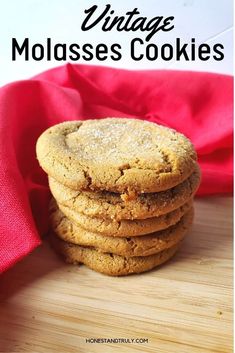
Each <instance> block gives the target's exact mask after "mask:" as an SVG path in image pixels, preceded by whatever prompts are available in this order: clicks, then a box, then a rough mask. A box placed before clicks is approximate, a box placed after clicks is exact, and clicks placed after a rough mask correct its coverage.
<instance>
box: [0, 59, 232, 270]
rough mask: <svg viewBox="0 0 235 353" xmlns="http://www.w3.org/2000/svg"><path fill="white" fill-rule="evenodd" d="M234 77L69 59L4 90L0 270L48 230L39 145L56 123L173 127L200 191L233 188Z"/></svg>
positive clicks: (0, 98) (0, 102) (0, 100)
mask: <svg viewBox="0 0 235 353" xmlns="http://www.w3.org/2000/svg"><path fill="white" fill-rule="evenodd" d="M232 82H233V81H232V77H229V76H223V75H218V74H208V73H193V72H182V71H127V70H118V69H111V68H104V67H95V66H86V65H84V66H83V65H70V64H68V65H65V66H63V67H59V68H55V69H52V70H49V71H47V72H44V73H42V74H40V75H38V76H36V77H34V78H33V79H31V80H25V81H19V82H14V83H11V84H9V85H7V86H5V87H3V88H1V89H0V158H1V174H0V191H1V198H0V214H1V221H0V272H1V271H4V270H6V269H7V268H9V267H10V266H12V265H13V264H14V263H15V262H16V261H18V260H19V259H21V258H22V257H23V256H25V255H26V254H28V253H29V252H30V251H32V250H33V249H34V248H35V247H36V246H38V245H39V244H40V238H39V235H38V231H39V233H43V232H46V230H47V226H48V224H47V218H48V217H47V205H48V199H49V191H48V187H47V178H46V175H45V173H44V172H43V171H42V170H41V169H40V167H39V165H38V162H37V160H36V158H35V142H36V140H37V138H38V136H39V135H40V134H41V133H42V132H43V131H44V130H45V129H46V128H47V127H49V126H51V125H53V124H57V123H59V122H62V121H65V120H74V119H87V118H102V117H105V116H128V117H138V118H141V119H146V120H149V121H154V122H157V123H160V124H163V125H166V126H170V127H173V128H175V129H176V130H178V131H181V132H183V133H184V134H185V135H186V136H188V137H189V138H190V139H191V140H192V141H193V143H194V145H195V147H196V150H197V152H198V156H199V163H200V165H201V169H202V175H203V178H202V184H201V187H200V189H199V192H198V194H199V195H205V194H213V193H225V192H231V191H232V170H233V169H232V140H233V139H232V134H233V126H232V111H233V92H232V84H233V83H232ZM31 210H32V211H31ZM33 216H34V218H33Z"/></svg>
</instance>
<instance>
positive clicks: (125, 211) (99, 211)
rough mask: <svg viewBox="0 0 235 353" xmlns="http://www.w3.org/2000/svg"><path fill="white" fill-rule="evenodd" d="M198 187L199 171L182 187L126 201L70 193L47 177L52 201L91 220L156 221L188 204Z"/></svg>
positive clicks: (111, 195)
mask: <svg viewBox="0 0 235 353" xmlns="http://www.w3.org/2000/svg"><path fill="white" fill-rule="evenodd" d="M199 184H200V169H199V167H198V166H197V167H196V169H195V171H194V172H193V173H192V175H191V176H190V177H189V178H188V179H186V180H185V181H183V182H182V183H181V184H179V185H177V186H175V187H174V188H171V189H169V190H166V191H161V192H158V193H152V194H141V195H139V196H138V197H137V198H136V199H135V200H128V201H125V200H123V198H122V197H121V195H120V194H117V193H111V192H105V191H102V192H91V191H76V190H72V189H70V188H68V187H66V186H64V185H63V184H61V183H58V182H57V181H56V180H55V179H53V178H51V177H49V186H50V189H51V192H52V195H53V196H54V198H55V199H56V200H57V201H58V202H59V203H60V204H61V205H63V206H66V207H68V208H70V209H71V210H74V211H75V212H79V213H83V214H85V215H87V216H90V217H98V218H105V219H107V218H111V219H116V220H120V219H142V218H150V217H158V216H161V215H162V214H165V213H169V212H171V211H173V210H175V209H176V208H179V207H180V206H182V205H183V204H185V203H186V202H187V201H188V200H190V199H191V198H192V197H193V195H194V194H195V193H196V191H197V189H198V186H199Z"/></svg>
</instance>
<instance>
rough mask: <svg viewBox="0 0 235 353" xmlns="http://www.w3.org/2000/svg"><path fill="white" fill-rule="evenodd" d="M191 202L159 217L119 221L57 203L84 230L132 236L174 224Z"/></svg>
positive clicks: (117, 235) (114, 235)
mask: <svg viewBox="0 0 235 353" xmlns="http://www.w3.org/2000/svg"><path fill="white" fill-rule="evenodd" d="M191 204H192V201H191V202H188V203H186V204H184V205H183V206H181V207H179V208H177V209H176V210H174V211H172V212H170V213H167V214H164V215H162V216H159V217H153V218H146V219H134V220H129V219H123V220H120V221H116V220H114V219H113V220H110V219H101V218H95V217H89V216H86V215H84V214H82V213H77V212H74V211H72V210H70V209H69V208H68V207H65V206H62V205H60V204H57V205H58V207H59V208H60V210H61V211H62V212H63V213H64V214H65V216H66V217H67V218H68V219H69V220H70V221H72V222H74V223H75V224H76V225H78V226H80V227H82V228H84V229H86V230H89V231H91V232H95V233H100V234H102V235H107V236H110V237H127V236H128V237H130V236H132V237H134V236H140V235H143V234H149V233H153V232H156V231H159V230H162V229H166V228H168V227H170V226H171V225H174V224H175V223H177V222H178V221H179V220H180V218H181V217H182V216H183V215H184V214H185V212H187V211H188V210H189V208H190V207H191Z"/></svg>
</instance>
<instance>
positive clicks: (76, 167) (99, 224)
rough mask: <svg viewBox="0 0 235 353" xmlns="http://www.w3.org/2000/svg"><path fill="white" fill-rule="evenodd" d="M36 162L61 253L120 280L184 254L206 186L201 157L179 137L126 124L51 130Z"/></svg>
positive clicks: (115, 121) (75, 124)
mask: <svg viewBox="0 0 235 353" xmlns="http://www.w3.org/2000/svg"><path fill="white" fill-rule="evenodd" d="M37 157H38V160H39V163H40V165H41V167H42V168H43V169H44V170H45V171H46V173H47V174H48V176H49V186H50V190H51V193H52V195H53V198H52V200H51V204H50V221H51V229H52V232H51V234H50V239H51V243H52V245H53V247H54V248H55V250H56V251H57V252H58V253H60V254H61V255H63V257H64V258H65V260H66V261H67V262H69V263H74V264H77V263H84V264H85V265H87V266H88V267H90V268H92V269H93V270H95V271H98V272H102V273H105V274H108V275H113V276H119V275H127V274H131V273H140V272H144V271H148V270H151V269H153V268H154V267H156V266H158V265H160V264H162V263H164V262H165V261H167V260H168V259H170V258H171V257H172V256H173V255H174V254H175V252H176V251H177V249H178V248H179V246H180V244H181V242H182V239H183V238H184V236H185V235H186V233H187V231H188V229H189V228H190V226H191V224H192V220H193V196H194V194H195V192H196V191H197V188H198V186H199V183H200V170H199V167H198V164H197V162H196V160H197V158H196V153H195V150H194V148H193V146H192V144H191V143H190V141H189V140H188V139H187V138H186V137H185V136H183V135H182V134H179V133H177V132H176V131H174V130H172V129H169V128H166V127H163V126H159V125H157V124H154V123H150V122H146V121H142V120H136V119H126V118H107V119H99V120H86V121H72V122H65V123H62V124H58V125H55V126H53V127H51V128H49V129H48V130H46V131H45V132H44V133H43V134H42V135H41V136H40V137H39V139H38V142H37Z"/></svg>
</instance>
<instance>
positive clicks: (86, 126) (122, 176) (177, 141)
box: [36, 118, 197, 196]
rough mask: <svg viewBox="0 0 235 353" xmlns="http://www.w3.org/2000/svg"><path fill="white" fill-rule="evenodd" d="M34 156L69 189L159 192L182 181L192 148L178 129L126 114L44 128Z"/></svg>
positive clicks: (187, 171) (192, 163)
mask: <svg viewBox="0 0 235 353" xmlns="http://www.w3.org/2000/svg"><path fill="white" fill-rule="evenodd" d="M36 152H37V158H38V160H39V163H40V165H41V167H42V168H43V169H44V170H45V171H46V173H47V174H49V175H50V176H52V177H53V178H54V179H56V180H57V181H59V182H60V183H62V184H64V185H66V186H68V187H70V188H72V189H74V190H87V189H89V190H95V191H97V190H107V191H112V192H118V193H121V194H128V195H133V196H134V195H136V194H140V193H150V192H159V191H162V190H167V189H169V188H172V187H173V186H175V185H177V184H179V183H181V182H182V181H184V180H185V179H187V178H188V177H189V175H190V174H191V173H192V171H193V170H194V167H195V163H196V159H197V157H196V152H195V150H194V148H193V145H192V144H191V143H190V141H189V140H188V139H187V138H186V137H185V136H183V135H182V134H180V133H178V132H176V131H174V130H172V129H169V128H166V127H164V126H159V125H157V124H154V123H150V122H146V121H142V120H137V119H127V118H106V119H96V120H86V121H71V122H65V123H61V124H58V125H55V126H53V127H51V128H49V129H47V130H46V131H45V132H44V133H43V134H42V135H41V136H40V137H39V139H38V141H37V146H36Z"/></svg>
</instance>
